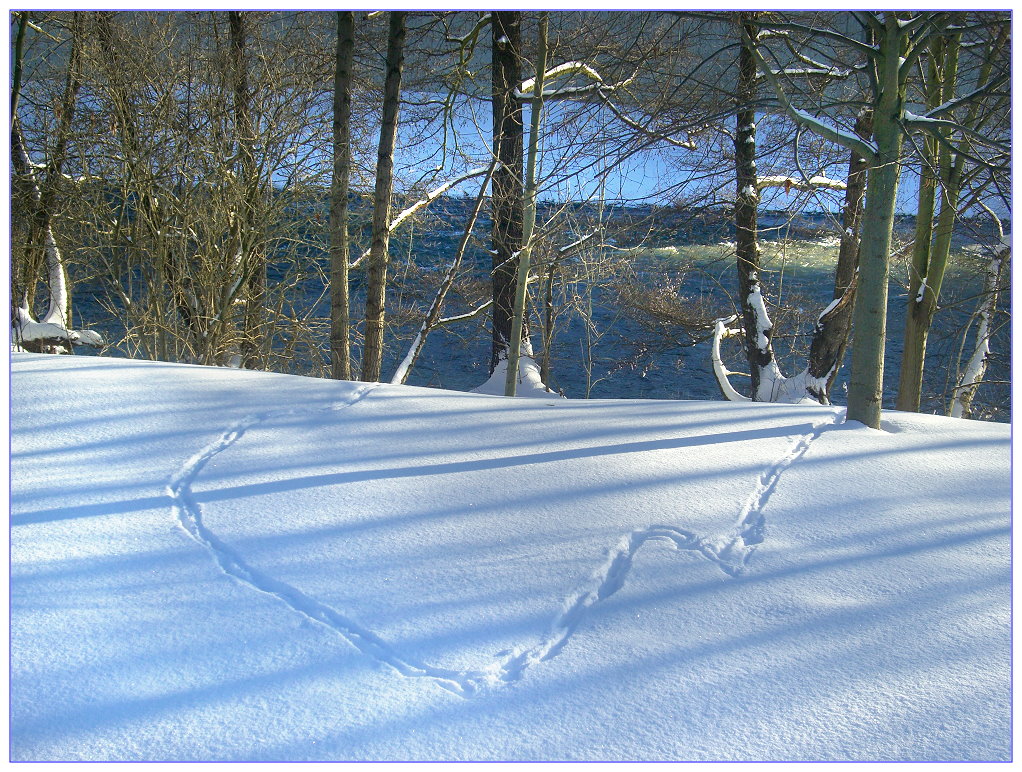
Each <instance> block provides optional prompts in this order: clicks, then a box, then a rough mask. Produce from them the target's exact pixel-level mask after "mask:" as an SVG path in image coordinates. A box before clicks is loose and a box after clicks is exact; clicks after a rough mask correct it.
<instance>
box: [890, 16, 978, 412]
mask: <svg viewBox="0 0 1022 772" xmlns="http://www.w3.org/2000/svg"><path fill="white" fill-rule="evenodd" d="M958 50H959V38H958V36H957V35H953V36H951V37H950V38H949V39H946V40H945V39H938V43H937V44H936V45H934V47H933V51H932V54H931V59H930V71H929V82H928V83H927V106H928V107H929V108H930V109H933V108H935V107H938V106H939V105H941V104H943V103H944V102H947V101H949V100H951V99H952V98H953V97H954V92H955V83H956V80H957V75H958ZM925 147H926V152H925V155H924V169H923V178H922V179H923V183H924V184H925V188H924V187H923V186H922V185H921V186H920V192H919V212H918V214H917V216H916V217H917V219H916V243H915V249H914V250H913V254H912V271H911V275H910V277H909V295H908V309H907V310H906V314H905V337H904V344H903V349H902V356H901V370H900V372H899V376H898V399H897V403H896V405H895V406H896V407H897V409H898V410H906V411H911V412H917V411H918V410H919V405H920V402H921V395H922V387H923V369H924V367H925V363H926V339H927V336H928V335H929V332H930V326H931V325H932V324H933V315H934V314H935V313H936V311H937V300H938V299H939V297H940V288H941V285H942V284H943V281H944V272H945V270H946V269H947V261H948V258H949V257H950V254H951V234H952V229H953V227H954V221H955V217H956V215H957V210H958V195H959V191H960V189H961V178H962V171H963V168H964V167H963V163H962V161H963V160H964V156H959V157H958V158H952V155H951V152H950V150H948V149H947V147H946V146H938V144H937V141H936V139H934V138H932V137H927V138H926V146H925ZM934 161H936V163H937V174H936V175H934V174H933V172H932V169H930V170H928V169H926V168H925V166H926V165H928V164H929V165H932V164H933V163H934ZM938 181H939V183H940V190H941V195H940V214H939V215H938V217H937V222H936V227H934V209H935V202H936V198H937V196H936V191H937V183H938ZM924 191H925V193H924Z"/></svg>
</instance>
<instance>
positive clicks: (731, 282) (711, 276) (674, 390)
mask: <svg viewBox="0 0 1022 772" xmlns="http://www.w3.org/2000/svg"><path fill="white" fill-rule="evenodd" d="M470 208H471V201H469V200H467V199H458V198H448V199H441V200H439V201H437V202H436V203H435V204H434V205H433V207H432V211H431V212H430V214H429V216H428V219H427V220H426V221H424V222H422V223H419V224H416V225H415V227H414V229H412V230H411V231H409V232H405V233H398V234H395V237H394V238H393V240H392V242H391V255H392V262H391V267H390V275H391V276H392V277H394V279H395V280H396V281H397V283H396V285H395V286H394V287H392V288H391V289H390V290H388V292H390V295H389V296H388V315H389V316H388V332H387V341H386V343H387V346H386V351H385V355H384V361H383V376H382V377H383V379H384V380H388V379H389V378H390V377H391V375H392V374H393V373H394V371H395V369H396V368H397V366H398V364H399V363H400V361H401V359H402V358H403V357H404V354H405V352H406V350H407V348H408V345H409V342H410V339H411V337H412V336H414V334H415V333H416V332H417V329H418V325H419V322H420V319H421V317H420V319H416V318H415V316H414V315H411V316H409V315H403V314H401V313H400V312H398V313H393V312H392V310H391V307H392V306H393V308H394V309H395V310H397V309H400V308H403V307H404V308H407V307H409V306H410V305H417V306H418V307H419V308H423V309H424V308H425V307H426V306H428V304H429V302H430V300H431V299H432V289H431V287H433V286H436V284H437V282H438V277H439V276H440V274H441V273H442V272H443V271H444V270H446V267H447V265H448V263H449V261H450V259H451V257H452V256H453V254H454V252H455V250H456V248H457V244H458V241H459V239H460V236H461V233H462V230H463V227H464V223H465V222H466V220H467V213H468V210H469V209H470ZM549 210H550V208H549V207H547V212H546V213H549ZM544 214H545V212H544V211H542V208H541V211H540V215H539V216H540V221H542V220H543V218H544ZM572 214H573V215H574V217H575V219H576V220H577V221H578V222H579V223H580V224H579V226H578V230H579V231H580V232H583V233H584V232H587V231H586V229H585V227H584V226H583V225H581V222H582V221H584V220H585V219H587V218H591V216H592V215H593V211H592V210H591V208H586V207H582V208H580V209H579V210H578V211H576V212H574V213H572ZM602 216H603V218H604V222H605V223H608V224H609V226H610V230H611V231H612V232H613V233H614V238H613V240H612V241H613V243H612V245H611V246H609V247H605V248H604V250H605V252H604V254H605V255H617V256H623V255H627V257H628V259H629V265H630V266H631V268H630V270H631V271H632V272H633V273H634V276H635V278H636V279H637V281H638V284H639V285H640V286H642V287H645V288H647V290H649V291H650V292H652V294H653V295H654V296H656V297H660V298H664V299H666V301H667V302H669V303H670V304H671V305H672V306H673V307H674V308H675V309H686V308H689V309H692V313H693V315H695V316H701V317H702V318H703V319H706V318H710V319H712V318H715V317H725V316H729V315H730V314H732V313H734V306H733V304H732V301H731V298H730V295H731V294H734V293H735V291H736V289H735V288H736V281H737V280H736V277H735V267H734V251H733V244H732V243H731V242H732V241H733V238H734V230H733V225H732V224H731V223H730V222H728V221H727V220H726V218H724V217H723V216H722V215H720V214H717V213H712V212H710V213H707V212H705V211H702V210H683V209H659V210H653V209H651V208H649V207H627V208H624V207H622V208H619V209H617V210H613V209H608V210H605V211H604V212H603V213H602ZM630 224H634V227H631V225H630ZM489 225H490V223H489V221H488V219H487V217H486V216H485V215H483V216H481V218H480V221H479V222H478V224H477V226H476V232H477V233H479V234H483V235H484V236H485V234H487V233H488V232H489ZM839 227H840V226H839V225H838V223H837V222H836V221H835V220H834V218H833V217H831V216H829V215H824V214H818V215H802V216H798V217H796V218H794V219H792V217H791V216H790V215H788V214H781V213H776V214H774V213H763V214H762V215H761V217H760V228H761V239H762V247H763V265H764V271H763V273H762V277H761V278H762V280H763V283H764V286H765V295H766V298H767V302H768V307H769V308H770V311H771V314H772V317H773V321H774V325H775V328H774V345H775V352H776V354H777V358H778V361H779V363H780V365H781V369H782V371H783V372H784V373H785V374H786V375H793V374H796V373H797V372H799V371H801V370H802V369H803V368H804V367H805V361H806V360H805V355H806V352H807V350H808V346H809V341H810V334H811V330H812V325H813V323H814V322H815V319H816V317H817V315H818V314H819V313H820V311H821V310H822V309H823V308H825V307H826V306H827V305H828V304H829V303H830V301H831V298H832V293H833V271H834V265H835V263H836V260H837V252H838V246H837V238H836V235H835V234H836V233H837V232H839ZM913 227H914V224H913V218H911V217H901V218H899V220H898V225H897V232H898V235H899V236H900V237H901V238H902V239H904V240H908V239H910V238H911V236H912V228H913ZM578 235H580V233H577V232H572V231H571V230H570V229H569V230H568V231H566V232H565V233H564V234H563V235H562V236H560V237H559V238H560V241H559V242H558V245H560V244H563V243H570V241H571V240H572V239H574V238H576V237H577V236H578ZM995 241H996V240H995V238H994V236H993V233H992V230H991V229H990V227H989V226H986V227H985V230H984V229H983V226H974V227H971V228H969V229H963V233H962V234H961V235H959V236H957V237H956V240H955V249H954V255H953V265H952V266H951V267H950V268H949V271H948V275H947V277H946V279H945V284H944V288H943V291H942V297H941V310H940V311H938V314H937V317H936V320H935V324H934V329H933V331H932V332H931V335H930V340H929V346H928V355H927V371H926V375H925V379H924V388H923V392H924V398H923V406H922V409H923V410H924V411H925V412H930V413H938V414H944V413H946V410H947V400H948V396H947V395H949V394H950V389H951V387H952V386H953V385H954V381H955V377H956V367H957V366H958V362H959V358H960V356H961V347H962V340H963V335H964V334H965V331H966V329H967V328H968V327H969V321H970V318H971V317H972V315H973V314H974V312H975V310H976V307H977V304H978V300H979V294H980V291H981V289H982V285H983V276H982V273H981V271H982V268H983V267H984V265H985V263H986V260H987V259H988V258H987V255H988V253H987V252H986V251H985V247H984V245H987V244H993V243H995ZM303 259H308V260H316V261H318V262H319V263H321V264H322V266H323V267H324V269H325V268H326V265H327V256H326V252H325V249H323V248H321V247H319V248H312V249H310V250H308V251H307V253H306V254H305V257H304V258H303ZM571 259H572V260H576V261H578V260H580V259H581V258H579V257H575V258H571ZM489 266H490V255H489V252H488V245H487V244H486V243H485V242H479V243H477V244H475V245H474V246H472V247H471V248H470V249H469V250H468V251H467V253H466V256H465V268H466V270H467V273H469V274H471V276H472V277H473V278H474V279H475V280H476V282H477V283H479V284H480V285H482V284H483V283H485V282H486V281H487V278H488V274H489ZM576 267H578V266H576ZM283 273H284V269H283V268H280V267H275V266H272V265H271V266H270V269H269V282H270V285H271V286H272V285H273V283H274V282H275V281H277V280H279V279H281V278H282V276H283ZM323 275H328V271H324V274H323ZM415 276H422V277H426V279H424V280H423V282H422V283H423V285H429V287H428V288H427V287H423V288H422V289H421V291H418V289H417V288H416V286H415V283H414V282H415V279H414V277H415ZM409 277H412V278H411V283H409V282H410V279H409ZM351 282H352V283H351V290H352V296H353V312H354V313H353V315H354V316H356V317H357V315H358V314H359V313H360V311H361V299H362V298H363V297H364V274H363V273H362V272H361V271H355V272H352V277H351ZM906 286H907V272H906V269H905V267H904V263H903V262H898V263H897V264H896V266H895V267H894V268H893V270H892V280H891V285H890V296H889V305H888V308H889V311H888V322H887V324H888V338H887V349H886V351H887V356H886V373H885V379H884V385H885V388H884V406H885V407H893V405H894V398H895V393H896V389H897V380H898V366H899V362H900V358H901V348H902V342H901V338H902V333H903V328H904V314H905V308H906V300H907V298H906V295H907V289H906ZM300 287H301V290H300V291H301V292H302V293H304V295H305V297H303V298H298V299H296V307H304V308H305V309H306V310H307V311H309V312H311V313H312V314H313V316H315V317H318V318H319V320H320V324H321V325H322V329H323V336H322V340H323V345H322V347H321V349H320V350H319V351H318V352H305V354H303V361H300V362H294V363H289V365H288V368H287V369H288V371H290V372H297V373H302V374H310V373H311V374H317V375H325V374H326V372H327V369H328V363H329V352H328V348H327V347H328V340H327V335H328V332H327V330H328V323H327V320H328V317H329V306H328V298H327V295H326V294H325V293H324V289H325V288H324V285H323V282H322V280H315V279H310V280H307V281H305V282H304V283H303V284H301V285H300ZM560 293H561V295H562V297H561V300H562V301H563V300H569V301H572V302H574V303H575V304H576V307H577V308H583V309H585V311H586V313H585V314H584V315H582V314H579V313H577V312H566V313H562V314H561V316H560V318H559V321H558V324H557V326H556V331H555V336H554V340H553V344H552V346H551V377H550V379H549V385H550V386H552V387H553V388H554V389H556V390H558V391H560V392H561V393H563V394H564V395H565V396H567V397H569V398H586V397H589V398H626V399H720V398H721V396H720V392H719V390H718V388H717V385H716V382H715V379H714V377H713V374H712V370H711V367H710V343H709V334H708V331H707V330H706V329H692V328H687V327H684V326H681V325H677V324H673V323H671V322H670V321H667V322H658V323H651V321H650V316H649V314H647V313H644V311H643V309H642V308H636V307H635V306H634V304H630V303H629V302H623V301H622V294H621V292H620V285H619V284H618V283H616V282H615V281H614V277H613V276H607V275H603V276H600V277H597V278H594V280H593V281H590V282H587V281H584V280H582V281H576V282H574V283H572V284H571V285H570V286H568V287H566V288H561V290H560ZM1008 294H1009V293H1002V295H1003V297H1002V301H1001V303H1002V308H1001V309H1000V310H1001V313H1000V317H999V321H1000V322H1001V323H1002V324H1001V326H1000V328H999V330H998V333H997V335H996V336H995V338H994V341H993V351H994V356H993V357H992V361H991V365H990V368H989V369H988V371H987V375H986V381H987V383H985V384H984V385H983V386H982V387H981V388H980V390H979V392H978V393H977V396H976V400H975V406H976V407H977V408H978V409H977V411H976V412H977V414H976V415H975V417H977V418H985V419H986V420H997V421H1009V420H1010V329H1009V328H1010V325H1009V324H1008V323H1007V319H1008V314H1007V313H1005V311H1007V310H1010V309H1007V308H1005V307H1004V306H1006V304H1007V303H1008V302H1009V298H1008V297H1007V295H1008ZM75 303H76V305H75V309H76V312H77V313H80V314H82V317H83V318H82V323H83V324H84V325H85V326H94V327H95V328H97V329H100V330H101V331H102V332H104V333H105V334H107V335H109V336H111V337H110V338H109V339H112V340H117V330H116V326H115V325H112V324H110V322H109V319H108V318H106V319H104V318H103V314H102V313H101V311H100V309H99V306H98V304H95V303H90V302H89V299H88V298H83V297H82V296H81V295H76V299H75ZM467 308H468V306H467V305H465V304H464V302H463V301H462V302H461V303H459V299H458V296H457V295H454V296H452V298H451V303H450V304H449V306H448V307H445V308H444V315H453V314H457V313H461V312H463V311H465V310H467ZM90 317H91V318H90ZM584 317H588V321H587V319H586V318H584ZM405 320H406V321H405ZM972 327H973V328H974V327H975V325H972ZM533 333H534V334H533V343H534V345H535V346H536V347H537V348H538V346H539V344H540V336H539V333H538V329H537V328H536V327H535V326H533ZM490 345H491V344H490V334H489V328H488V321H487V318H486V316H485V315H481V316H480V317H478V318H477V319H474V320H470V321H467V322H463V323H459V324H458V325H456V326H451V327H447V328H442V329H439V330H436V331H434V332H433V333H431V334H430V336H429V338H428V341H427V344H426V346H425V348H424V350H423V352H422V354H421V356H420V358H419V360H418V362H417V364H416V366H415V368H414V369H413V370H412V372H411V375H410V377H409V378H408V383H409V384H411V385H416V386H429V387H435V388H442V389H453V390H458V391H467V390H471V389H473V388H475V387H477V386H479V385H480V384H481V383H483V382H484V381H485V380H486V379H487V377H488V372H487V369H488V363H489V357H490ZM970 345H971V342H970ZM115 348H116V345H115ZM968 353H969V350H968V349H966V353H965V355H964V358H967V357H968ZM359 355H360V351H359V347H358V342H357V340H356V342H355V347H354V356H355V359H356V361H357V359H358V357H359ZM724 356H725V360H726V364H728V366H729V367H730V369H732V370H738V371H741V370H743V356H742V351H741V349H740V343H739V342H738V340H737V339H735V340H733V341H729V342H728V343H727V345H726V346H725V349H724ZM963 361H964V360H963ZM292 365H293V366H292ZM847 377H848V362H847V361H846V363H845V366H844V367H843V368H842V371H841V374H840V375H839V377H838V380H837V383H836V385H835V388H834V390H833V392H832V398H833V400H834V402H835V403H838V404H841V403H843V402H844V394H845V389H846V384H847ZM732 382H733V384H734V385H735V387H736V388H738V389H739V391H747V389H748V378H745V377H741V376H735V377H733V379H732Z"/></svg>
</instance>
